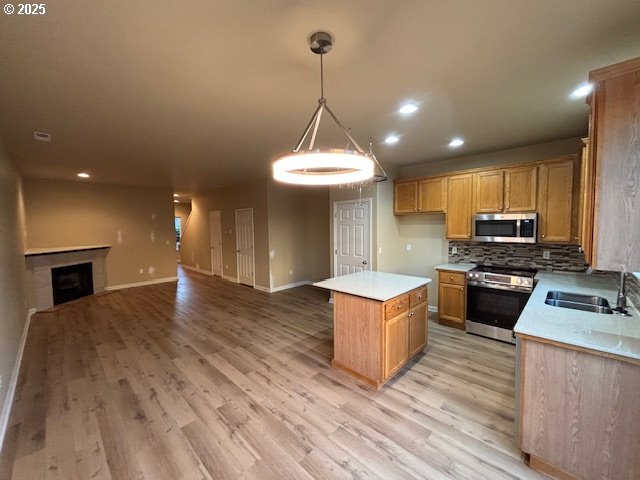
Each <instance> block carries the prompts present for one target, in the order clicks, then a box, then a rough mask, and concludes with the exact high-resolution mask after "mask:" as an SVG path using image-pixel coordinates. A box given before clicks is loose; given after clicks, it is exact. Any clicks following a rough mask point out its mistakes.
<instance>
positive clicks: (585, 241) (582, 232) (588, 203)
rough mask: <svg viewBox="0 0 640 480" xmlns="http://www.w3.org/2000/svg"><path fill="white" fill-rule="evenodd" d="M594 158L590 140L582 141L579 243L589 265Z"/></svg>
mask: <svg viewBox="0 0 640 480" xmlns="http://www.w3.org/2000/svg"><path fill="white" fill-rule="evenodd" d="M593 183H594V182H593V157H592V156H591V155H590V154H589V139H588V138H583V139H582V159H581V162H580V197H579V199H580V205H579V214H578V219H579V227H578V243H579V244H580V246H581V247H582V250H583V251H584V258H585V260H586V261H587V263H589V264H591V262H592V253H593V250H592V245H593V193H594V192H593V187H594V185H593Z"/></svg>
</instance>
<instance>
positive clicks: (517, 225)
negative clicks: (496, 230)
mask: <svg viewBox="0 0 640 480" xmlns="http://www.w3.org/2000/svg"><path fill="white" fill-rule="evenodd" d="M520 222H521V220H520V219H517V220H516V238H520Z"/></svg>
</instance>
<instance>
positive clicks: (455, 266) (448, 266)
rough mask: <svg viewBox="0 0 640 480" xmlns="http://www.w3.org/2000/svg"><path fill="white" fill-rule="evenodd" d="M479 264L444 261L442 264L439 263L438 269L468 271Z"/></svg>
mask: <svg viewBox="0 0 640 480" xmlns="http://www.w3.org/2000/svg"><path fill="white" fill-rule="evenodd" d="M476 267H477V265H476V264H475V263H443V264H442V265H437V266H436V270H451V271H452V272H468V271H469V270H472V269H474V268H476Z"/></svg>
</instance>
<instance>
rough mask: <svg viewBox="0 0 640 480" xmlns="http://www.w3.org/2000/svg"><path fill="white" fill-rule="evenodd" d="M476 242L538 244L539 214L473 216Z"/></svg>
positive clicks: (474, 239)
mask: <svg viewBox="0 0 640 480" xmlns="http://www.w3.org/2000/svg"><path fill="white" fill-rule="evenodd" d="M472 227H473V237H472V240H473V241H474V242H506V243H536V236H537V234H538V214H537V213H488V214H479V215H474V216H473V224H472Z"/></svg>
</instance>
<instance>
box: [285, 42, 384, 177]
mask: <svg viewBox="0 0 640 480" xmlns="http://www.w3.org/2000/svg"><path fill="white" fill-rule="evenodd" d="M309 43H310V47H311V51H312V52H313V53H315V54H318V55H320V98H319V99H318V107H317V108H316V110H315V112H313V115H312V116H311V120H309V123H308V124H307V127H306V128H305V130H304V133H303V134H302V137H301V138H300V141H299V142H298V144H297V145H296V147H295V148H294V149H293V151H291V152H287V153H283V154H281V155H279V156H278V157H276V159H275V161H274V162H273V178H274V179H276V180H279V181H281V182H285V183H294V184H298V185H340V184H350V183H358V182H365V181H367V180H371V179H375V180H378V179H385V180H386V175H385V174H384V171H382V175H375V172H374V170H375V166H376V165H378V167H380V165H379V164H378V161H377V160H376V158H375V156H374V155H373V152H371V153H366V152H365V151H364V150H363V149H362V148H361V147H360V145H358V142H356V141H355V140H354V139H353V137H352V136H351V134H350V133H349V132H348V131H347V130H345V128H344V127H343V126H342V124H341V123H340V121H339V120H338V118H337V117H336V116H335V114H334V113H333V112H332V111H331V109H330V108H329V105H327V100H326V99H325V98H324V70H323V56H324V54H325V53H327V52H329V51H330V50H331V47H332V46H333V38H332V37H331V35H330V34H328V33H327V32H316V33H314V34H313V35H311V37H310V39H309ZM324 112H326V113H328V114H329V115H330V116H331V118H332V119H333V121H334V122H335V123H336V125H338V128H339V129H340V131H341V132H342V133H343V134H344V135H345V137H346V138H347V139H348V143H347V148H331V149H314V145H315V141H316V135H317V133H318V127H319V126H320V120H321V119H322V114H323V113H324ZM310 133H311V137H310V140H309V146H308V148H303V144H304V143H305V140H306V139H307V137H308V136H309V134H310ZM350 145H353V148H354V149H353V150H349V146H350ZM380 169H382V167H380ZM375 180H374V181H375ZM378 181H379V180H378Z"/></svg>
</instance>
